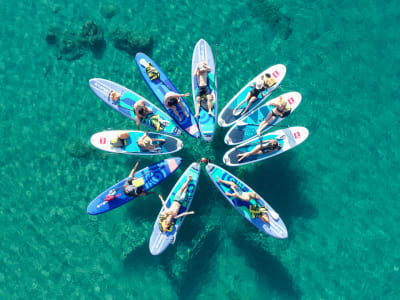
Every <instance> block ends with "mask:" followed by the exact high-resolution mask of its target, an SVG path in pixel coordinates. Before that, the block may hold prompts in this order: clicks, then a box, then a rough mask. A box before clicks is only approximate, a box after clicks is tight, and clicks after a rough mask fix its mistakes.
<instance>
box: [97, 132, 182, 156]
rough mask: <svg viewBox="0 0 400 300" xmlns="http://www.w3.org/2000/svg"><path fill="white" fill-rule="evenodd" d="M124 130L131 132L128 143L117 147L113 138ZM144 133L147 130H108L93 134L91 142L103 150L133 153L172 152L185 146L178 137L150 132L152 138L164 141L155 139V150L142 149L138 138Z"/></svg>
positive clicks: (158, 153) (157, 153)
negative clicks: (113, 142)
mask: <svg viewBox="0 0 400 300" xmlns="http://www.w3.org/2000/svg"><path fill="white" fill-rule="evenodd" d="M124 132H128V133H129V138H127V139H126V140H125V143H126V145H124V146H122V147H115V146H113V145H111V141H112V140H113V139H117V138H118V135H119V134H121V133H124ZM144 134H145V132H143V131H137V130H136V131H135V130H107V131H102V132H98V133H95V134H94V135H92V137H91V138H90V142H91V143H92V145H93V146H94V147H96V148H97V149H100V150H103V151H107V152H112V153H122V154H133V155H160V154H170V153H174V152H177V151H179V150H181V149H182V148H183V142H182V141H181V140H180V139H178V138H176V137H172V136H167V135H164V134H159V133H154V132H148V133H147V135H148V136H150V137H151V138H152V139H160V140H164V141H154V143H153V144H154V145H155V146H156V148H155V149H154V150H146V149H142V148H140V147H139V146H138V144H137V140H138V139H139V138H140V137H142V136H143V135H144Z"/></svg>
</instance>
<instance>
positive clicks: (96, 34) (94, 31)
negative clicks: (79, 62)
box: [80, 21, 105, 51]
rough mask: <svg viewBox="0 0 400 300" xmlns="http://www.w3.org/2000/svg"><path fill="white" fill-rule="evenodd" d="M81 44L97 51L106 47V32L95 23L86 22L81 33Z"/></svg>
mask: <svg viewBox="0 0 400 300" xmlns="http://www.w3.org/2000/svg"><path fill="white" fill-rule="evenodd" d="M80 38H81V43H82V45H83V46H85V47H89V48H90V49H92V50H94V51H97V50H100V49H103V48H104V46H105V40H104V32H103V29H101V28H100V27H99V26H98V25H96V23H94V22H93V21H86V23H85V24H84V25H83V26H82V29H81V32H80Z"/></svg>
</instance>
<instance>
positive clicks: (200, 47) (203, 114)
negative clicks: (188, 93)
mask: <svg viewBox="0 0 400 300" xmlns="http://www.w3.org/2000/svg"><path fill="white" fill-rule="evenodd" d="M202 62H206V63H207V65H208V66H209V67H210V69H211V70H210V71H209V72H208V73H207V88H208V89H209V91H210V92H211V97H212V104H211V106H212V108H211V112H212V115H210V114H209V113H208V102H207V97H206V96H202V97H204V98H203V99H201V100H200V109H199V117H198V123H199V127H200V132H201V135H202V136H203V139H204V140H205V141H206V142H211V141H212V139H213V137H214V131H215V122H216V118H217V112H218V110H217V76H216V70H215V62H214V56H213V54H212V51H211V47H210V46H209V45H208V43H207V42H206V41H205V40H203V39H201V40H199V41H198V42H197V44H196V46H195V47H194V51H193V57H192V94H193V101H194V107H196V106H197V92H198V89H199V86H198V82H197V76H196V70H197V66H198V65H199V64H200V63H202ZM202 88H203V87H202Z"/></svg>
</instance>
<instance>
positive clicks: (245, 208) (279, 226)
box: [206, 163, 288, 239]
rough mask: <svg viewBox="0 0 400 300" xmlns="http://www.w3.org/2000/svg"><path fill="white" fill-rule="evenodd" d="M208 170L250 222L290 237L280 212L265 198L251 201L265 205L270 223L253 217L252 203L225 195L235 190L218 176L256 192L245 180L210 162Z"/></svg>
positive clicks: (279, 234) (279, 236) (239, 187)
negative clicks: (221, 181)
mask: <svg viewBox="0 0 400 300" xmlns="http://www.w3.org/2000/svg"><path fill="white" fill-rule="evenodd" d="M206 170H207V173H208V175H209V176H210V178H211V180H212V182H214V184H215V185H216V186H217V188H218V190H219V191H220V192H221V194H222V195H223V196H224V197H225V199H226V200H228V202H229V203H230V204H231V205H232V206H233V207H234V208H235V209H236V210H237V211H238V212H239V213H240V214H241V215H242V216H243V217H245V218H246V219H247V220H248V221H249V222H250V223H252V224H253V225H254V226H256V227H257V228H258V229H260V230H261V231H263V232H264V233H266V234H269V235H271V236H273V237H275V238H278V239H285V238H287V237H288V233H287V230H286V226H285V223H283V221H282V219H281V218H280V216H279V215H278V213H277V212H276V211H275V210H274V209H273V208H272V207H271V206H270V205H269V204H268V203H267V202H266V201H265V200H264V199H263V198H260V199H258V200H251V201H252V202H253V201H254V202H253V203H256V205H257V206H260V207H265V208H266V209H267V211H268V212H267V213H268V217H269V223H265V222H264V221H262V220H261V219H260V218H252V216H251V213H250V211H249V206H250V204H252V203H250V202H247V201H242V200H240V199H238V198H233V197H229V196H227V195H225V192H229V193H233V191H232V189H231V188H230V187H227V186H226V185H224V184H222V183H218V180H217V177H218V178H220V179H222V180H225V181H232V182H234V183H235V184H236V185H237V186H238V189H240V190H241V191H243V192H254V190H253V189H251V188H250V187H249V186H248V185H246V184H245V183H244V182H243V181H241V180H240V179H238V178H237V177H235V176H234V175H232V174H231V173H229V172H228V171H226V170H224V169H222V168H221V167H219V166H217V165H214V164H211V163H209V164H208V165H207V166H206Z"/></svg>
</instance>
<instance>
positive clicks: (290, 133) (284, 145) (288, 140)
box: [223, 126, 309, 167]
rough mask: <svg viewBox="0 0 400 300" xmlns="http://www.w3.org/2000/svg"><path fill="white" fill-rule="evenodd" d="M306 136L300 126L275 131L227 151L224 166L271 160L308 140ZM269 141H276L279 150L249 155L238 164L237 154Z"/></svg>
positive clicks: (306, 132)
mask: <svg viewBox="0 0 400 300" xmlns="http://www.w3.org/2000/svg"><path fill="white" fill-rule="evenodd" d="M308 134H309V133H308V129H307V128H305V127H300V126H298V127H290V128H285V129H281V130H277V131H274V132H271V133H268V134H265V135H263V136H261V137H259V138H258V137H257V138H254V139H252V140H250V141H248V142H246V143H243V144H240V145H238V146H236V147H235V148H233V149H231V150H229V151H227V152H226V153H225V155H224V157H223V161H224V163H225V164H226V165H228V166H232V167H234V166H241V165H246V164H250V163H254V162H257V161H260V160H264V159H267V158H271V157H274V156H277V155H279V154H282V153H283V152H286V151H288V150H290V149H292V148H294V147H296V146H298V145H300V144H301V143H303V142H304V141H305V140H306V139H307V138H308ZM269 139H275V140H277V141H278V142H279V144H280V145H281V148H280V149H279V150H276V151H272V152H270V153H262V154H257V155H251V156H248V157H246V158H244V159H243V160H242V161H240V162H239V160H238V159H239V158H238V157H237V156H238V155H239V154H244V153H246V152H250V151H252V150H253V149H254V148H255V147H257V146H258V145H259V144H260V141H262V142H263V143H264V142H266V141H267V140H269Z"/></svg>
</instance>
